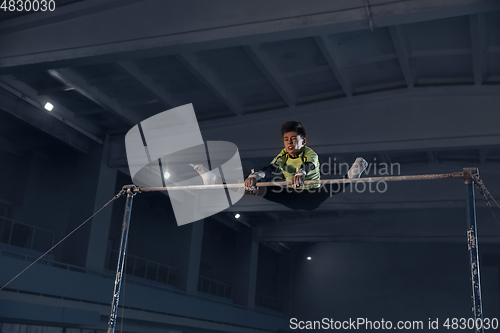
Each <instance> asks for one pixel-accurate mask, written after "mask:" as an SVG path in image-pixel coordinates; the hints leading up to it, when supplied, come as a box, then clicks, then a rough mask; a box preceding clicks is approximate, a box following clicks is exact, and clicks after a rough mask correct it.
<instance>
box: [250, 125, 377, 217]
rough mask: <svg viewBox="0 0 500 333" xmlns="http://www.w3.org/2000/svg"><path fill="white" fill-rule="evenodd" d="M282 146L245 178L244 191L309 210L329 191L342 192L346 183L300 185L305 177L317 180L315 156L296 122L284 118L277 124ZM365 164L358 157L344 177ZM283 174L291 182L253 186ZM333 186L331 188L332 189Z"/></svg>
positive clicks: (357, 172) (356, 174)
mask: <svg viewBox="0 0 500 333" xmlns="http://www.w3.org/2000/svg"><path fill="white" fill-rule="evenodd" d="M281 136H282V137H283V143H284V146H285V147H284V148H283V150H282V151H281V152H280V153H279V154H278V155H277V156H276V157H275V158H274V159H273V160H272V162H271V164H270V165H268V166H266V167H265V168H263V169H262V170H260V171H258V172H254V171H253V170H252V173H251V174H250V175H249V176H248V178H247V179H246V180H245V190H246V193H252V194H255V195H258V196H261V197H263V198H264V199H266V200H269V201H273V202H277V203H280V204H282V205H285V206H287V207H289V208H292V209H295V210H296V209H305V210H313V209H316V208H318V207H319V206H320V205H321V204H322V203H323V202H324V201H325V200H326V199H328V198H329V197H330V196H332V195H333V194H337V193H340V192H342V191H343V189H344V188H345V187H346V186H348V185H349V184H335V185H334V184H330V189H329V190H328V189H327V187H326V186H321V185H320V184H308V185H304V181H305V180H319V179H320V163H319V159H318V155H317V154H316V153H315V152H314V151H313V150H312V149H311V148H309V147H308V146H306V130H305V128H304V126H302V124H301V123H300V122H298V121H287V122H286V123H284V124H283V125H281ZM367 165H368V163H367V162H366V161H365V160H364V159H363V158H362V157H358V158H357V159H356V161H355V162H354V164H353V165H352V166H351V168H350V169H349V171H348V172H347V174H346V175H345V176H344V178H349V179H353V178H359V177H360V176H361V174H362V173H363V171H364V170H365V169H366V167H367ZM283 177H284V178H285V180H286V181H290V182H292V185H291V186H290V187H287V188H283V187H279V186H278V187H277V186H271V187H259V188H256V184H257V182H258V181H279V180H282V179H283ZM334 186H335V189H334V188H333V187H334Z"/></svg>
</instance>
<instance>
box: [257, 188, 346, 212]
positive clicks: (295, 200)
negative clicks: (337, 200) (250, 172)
mask: <svg viewBox="0 0 500 333" xmlns="http://www.w3.org/2000/svg"><path fill="white" fill-rule="evenodd" d="M347 186H349V183H347V184H340V183H336V184H325V185H322V186H321V187H318V188H313V189H304V190H300V189H293V188H291V187H279V186H268V187H267V191H266V193H265V194H264V195H263V198H264V199H266V200H269V201H272V202H276V203H279V204H282V205H283V206H286V207H288V208H291V209H293V210H299V209H303V210H308V211H311V210H315V209H316V208H318V207H319V206H321V204H322V203H323V202H325V200H326V199H328V198H330V197H331V196H332V195H335V194H338V193H340V192H343V191H344V189H345V188H346V187H347Z"/></svg>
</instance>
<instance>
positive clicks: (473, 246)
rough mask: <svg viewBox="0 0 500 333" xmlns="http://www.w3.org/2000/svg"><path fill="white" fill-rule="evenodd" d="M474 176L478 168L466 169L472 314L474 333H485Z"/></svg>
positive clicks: (477, 172)
mask: <svg viewBox="0 0 500 333" xmlns="http://www.w3.org/2000/svg"><path fill="white" fill-rule="evenodd" d="M472 174H475V175H478V174H479V171H478V170H477V169H476V168H465V169H464V181H465V198H466V215H467V216H466V218H467V246H468V249H469V263H470V280H471V284H472V294H471V298H472V312H473V313H474V320H475V323H476V325H475V328H474V332H476V333H483V332H484V328H483V306H482V302H481V279H480V275H479V257H478V243H477V234H476V229H477V227H476V205H475V201H474V180H473V179H472V176H471V175H472Z"/></svg>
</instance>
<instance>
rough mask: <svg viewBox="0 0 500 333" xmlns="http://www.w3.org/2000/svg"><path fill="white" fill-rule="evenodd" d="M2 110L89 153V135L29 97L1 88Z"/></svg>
mask: <svg viewBox="0 0 500 333" xmlns="http://www.w3.org/2000/svg"><path fill="white" fill-rule="evenodd" d="M0 110H2V111H4V112H7V113H9V114H11V115H12V116H14V117H16V118H18V119H20V120H22V121H24V122H26V123H28V124H30V125H32V126H33V127H36V128H37V129H39V130H40V131H42V132H44V133H46V134H48V135H50V136H52V137H54V138H56V139H58V140H60V141H62V142H64V143H65V144H67V145H69V146H70V147H73V148H74V149H76V150H78V151H81V152H83V153H85V154H88V153H89V149H90V139H89V138H88V137H86V136H84V135H83V134H81V133H79V132H77V131H76V130H74V129H72V128H70V127H69V126H67V125H66V124H64V123H62V122H61V121H59V120H57V119H55V118H53V117H51V116H50V115H49V114H48V112H47V111H45V112H43V111H44V110H41V109H40V108H39V107H36V106H34V105H33V102H30V101H28V100H27V97H25V98H20V97H18V96H15V95H13V94H11V93H9V92H7V91H5V90H3V89H0Z"/></svg>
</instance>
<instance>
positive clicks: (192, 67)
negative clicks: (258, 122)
mask: <svg viewBox="0 0 500 333" xmlns="http://www.w3.org/2000/svg"><path fill="white" fill-rule="evenodd" d="M177 59H179V60H180V61H181V63H182V64H183V65H184V66H186V68H187V69H188V70H189V71H190V72H191V73H192V74H194V76H196V77H197V78H198V79H199V80H200V81H201V82H202V83H203V85H205V86H206V87H207V88H208V89H209V90H210V91H211V92H212V93H213V94H214V95H215V96H217V98H219V99H220V101H221V102H222V103H224V104H225V105H226V106H227V107H228V108H229V109H230V110H231V111H232V112H233V113H234V114H235V115H237V116H241V115H242V114H243V108H244V106H243V104H242V103H241V101H240V100H239V99H238V97H236V96H235V95H234V94H233V93H232V92H231V91H230V90H229V89H227V87H226V86H225V85H224V84H223V83H222V82H221V81H220V80H219V79H218V78H217V75H216V74H215V73H214V72H213V71H212V70H211V69H210V68H208V67H207V66H206V65H205V64H203V63H202V62H200V60H199V59H198V57H197V56H196V55H195V54H194V53H182V54H178V55H177Z"/></svg>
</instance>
